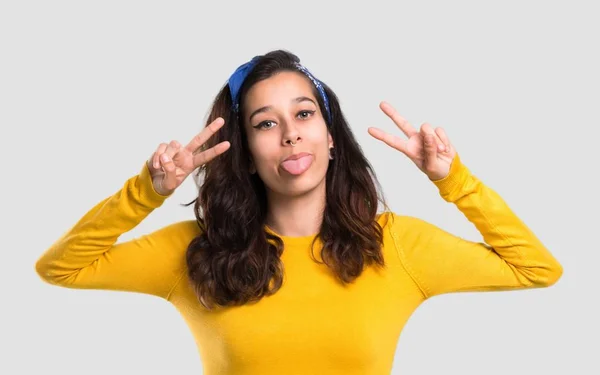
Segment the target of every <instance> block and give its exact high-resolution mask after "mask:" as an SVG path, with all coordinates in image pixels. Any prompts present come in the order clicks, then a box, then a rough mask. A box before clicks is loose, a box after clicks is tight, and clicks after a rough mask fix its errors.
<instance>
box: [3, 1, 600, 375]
mask: <svg viewBox="0 0 600 375" xmlns="http://www.w3.org/2000/svg"><path fill="white" fill-rule="evenodd" d="M359 4H360V6H359ZM567 4H568V5H567ZM596 4H597V3H595V2H592V1H589V2H583V1H569V2H567V1H563V2H550V1H544V2H542V1H503V2H483V1H479V2H477V1H453V2H441V1H440V2H429V1H419V2H413V3H410V4H409V3H406V2H397V1H388V2H383V1H374V0H371V1H368V2H367V3H366V4H362V3H359V2H356V3H355V5H348V4H347V3H346V4H345V5H341V3H334V2H325V1H301V2H293V3H292V2H274V1H273V2H267V1H254V2H244V3H242V2H239V4H238V5H236V6H233V5H231V3H230V2H216V1H213V2H210V3H209V2H206V3H204V2H200V1H197V2H191V1H186V2H183V1H170V2H167V1H102V2H92V1H52V2H50V1H48V2H45V1H37V2H33V1H3V2H2V3H1V5H0V53H1V58H0V124H1V127H0V129H1V134H0V139H1V140H2V148H1V152H2V165H3V168H2V169H3V171H2V172H3V173H2V177H1V178H2V183H1V184H0V189H2V190H1V196H2V198H3V200H2V209H1V210H0V215H1V220H2V240H3V244H2V249H1V251H2V254H3V258H2V259H3V260H2V271H1V272H0V277H1V278H2V280H1V281H2V282H1V283H0V287H1V288H2V290H1V293H2V297H3V301H2V307H1V308H0V314H2V319H0V324H1V327H0V328H1V332H2V333H1V334H0V344H1V346H2V347H1V350H2V355H1V357H2V360H0V372H1V373H3V374H24V373H26V372H27V373H45V374H82V373H85V374H105V373H108V372H109V371H110V372H112V373H115V374H130V373H136V374H142V373H145V374H166V373H172V374H177V373H179V374H191V373H200V372H201V362H200V359H199V358H198V355H197V352H196V347H195V344H194V342H193V338H192V335H191V333H190V332H189V331H188V328H187V327H186V325H185V324H184V322H183V320H182V319H181V318H180V317H179V315H178V313H177V311H176V310H175V309H174V308H173V307H172V306H171V305H169V304H168V303H165V302H164V301H162V300H159V299H158V298H153V297H149V296H145V295H136V294H128V293H118V292H105V291H77V290H68V289H63V288H57V287H52V286H49V285H46V284H44V283H43V282H42V281H41V280H40V279H39V278H38V276H37V275H36V274H35V272H34V263H35V261H36V259H37V258H38V257H39V256H40V255H41V253H42V252H43V251H45V250H46V249H47V248H48V247H49V246H50V245H51V244H52V242H53V241H55V240H56V239H57V238H58V237H59V236H60V235H61V234H62V233H63V232H64V231H65V230H67V229H68V227H70V226H71V225H72V224H74V223H75V222H76V221H77V220H78V219H79V218H80V217H81V216H82V215H83V214H84V213H85V212H86V211H87V210H88V209H90V208H91V207H92V206H93V205H94V204H95V203H97V202H98V201H99V200H101V199H103V198H105V197H107V196H108V195H111V194H113V193H114V192H116V191H117V190H118V189H120V188H121V186H122V184H123V183H124V182H125V180H126V179H127V178H129V177H131V176H133V175H134V174H136V173H138V171H139V170H140V168H141V167H142V165H143V163H144V161H145V160H146V158H147V157H148V156H149V155H150V154H151V153H152V152H153V151H154V149H155V147H156V146H157V145H158V144H159V143H160V142H163V141H170V140H171V139H177V140H179V141H183V142H187V141H188V140H189V139H190V138H191V137H192V136H193V135H194V134H195V133H196V132H198V131H199V130H200V129H201V127H202V124H203V122H204V119H205V115H206V113H207V110H208V107H209V104H210V101H211V100H212V98H213V97H214V95H215V94H216V93H217V91H218V90H219V89H220V87H221V86H222V85H223V84H224V82H225V80H226V79H227V77H228V76H229V74H231V72H233V70H234V69H235V68H236V67H237V66H238V65H240V64H241V63H243V62H245V61H247V60H249V59H250V58H251V57H252V56H254V55H256V54H262V53H265V52H267V51H269V50H271V49H274V48H284V49H288V50H290V51H292V52H294V53H296V54H298V55H299V56H300V58H301V59H302V62H303V63H304V64H305V65H306V66H307V67H308V68H309V69H310V70H311V71H312V72H313V73H314V74H315V75H316V76H317V77H318V78H320V79H322V80H323V81H325V82H326V83H328V84H329V85H331V87H332V88H333V89H334V90H335V91H336V92H337V93H338V95H339V96H340V99H341V104H342V109H343V110H344V111H345V113H346V115H347V116H348V118H349V120H350V122H351V125H352V127H353V129H354V131H355V133H356V136H357V137H358V138H359V141H360V143H361V145H362V146H363V148H364V150H365V152H366V154H367V156H368V157H369V159H370V160H371V162H372V163H373V165H374V167H375V168H376V171H377V173H378V176H379V178H380V181H381V182H382V184H383V187H384V189H385V194H386V196H387V198H388V200H389V202H390V205H391V207H392V208H393V209H394V211H396V212H399V213H403V214H409V215H415V216H418V217H421V218H423V219H425V220H428V221H430V222H432V223H434V224H437V225H439V226H441V227H443V228H444V229H447V230H449V231H451V232H453V233H454V234H457V235H460V236H464V237H467V238H470V239H473V240H479V239H480V238H481V237H480V235H479V234H478V233H477V231H476V230H475V228H474V227H473V226H472V225H471V224H470V223H469V222H468V221H467V220H466V219H465V218H464V217H463V216H462V214H460V212H459V211H458V210H457V209H456V208H455V207H454V206H452V205H449V204H446V203H445V202H443V200H442V199H441V197H439V196H438V195H437V191H436V190H435V188H434V186H433V185H432V184H431V183H430V182H429V181H428V180H427V179H426V178H425V176H424V175H423V174H422V173H421V172H420V171H418V169H417V168H416V167H415V166H414V165H413V164H412V163H411V162H410V161H409V160H408V159H407V158H406V157H405V156H404V155H402V154H401V153H399V152H398V151H395V150H393V149H391V148H389V147H387V146H385V145H384V144H382V143H380V142H378V141H376V140H375V139H374V138H372V137H371V136H370V135H369V134H368V133H367V127H369V126H378V127H382V128H383V129H385V130H388V131H392V132H395V133H397V134H400V132H399V130H398V129H397V128H396V127H395V126H394V125H393V123H392V122H391V121H390V120H389V119H388V118H387V117H386V116H385V115H384V114H383V113H382V112H381V111H380V110H379V108H378V104H379V102H380V101H381V100H387V101H389V102H390V103H392V105H394V106H395V107H396V108H397V109H398V111H399V112H400V113H401V114H402V115H403V116H404V117H406V118H407V119H408V120H409V121H411V122H412V123H413V124H414V125H416V126H419V125H420V124H422V123H423V122H425V121H428V122H430V123H431V124H432V125H433V126H441V127H444V128H445V129H446V131H447V133H448V134H449V136H450V139H451V141H452V142H453V143H454V144H455V146H456V148H457V150H458V152H459V153H460V154H461V157H462V159H463V161H464V162H465V163H466V164H467V165H468V167H469V168H470V169H471V170H472V171H473V172H474V173H475V174H476V175H477V176H478V177H479V178H480V179H482V180H483V181H484V182H485V183H486V184H487V185H489V186H490V187H492V188H494V189H495V190H496V191H497V192H499V193H500V194H501V195H502V196H503V198H504V199H505V200H506V201H507V202H508V203H509V205H510V206H511V207H512V208H513V210H514V211H515V212H517V213H518V214H519V215H520V217H521V218H522V219H523V220H524V221H525V222H526V223H527V224H528V225H529V226H530V227H531V228H532V229H533V230H534V231H535V232H536V234H537V235H538V236H539V237H540V238H541V239H542V241H543V242H544V243H545V244H546V245H547V246H548V248H549V249H550V250H551V251H552V252H553V253H554V254H555V255H556V257H557V258H558V259H559V261H560V262H561V263H562V264H563V266H564V269H565V273H564V276H563V278H562V279H561V280H560V281H559V283H558V284H556V285H555V286H554V287H552V288H548V289H540V290H529V291H517V292H500V293H469V294H454V295H446V296H441V297H438V298H435V299H433V300H430V301H428V302H426V303H425V304H423V305H422V306H421V307H420V308H419V309H418V310H417V311H416V312H415V314H414V315H413V316H412V318H411V320H410V321H409V322H408V324H407V325H406V327H405V329H404V331H403V333H402V336H401V338H400V341H399V344H398V349H397V355H396V359H395V365H394V373H395V374H439V373H444V374H481V373H485V374H508V373H510V374H566V373H572V374H592V373H595V374H597V373H599V372H597V371H598V368H599V366H598V357H597V354H598V340H597V338H598V334H599V333H600V332H599V327H598V323H597V318H598V316H600V314H599V313H600V311H599V308H598V306H597V304H598V298H597V295H598V271H597V270H598V261H599V259H600V257H599V256H598V252H599V251H600V245H599V242H598V240H597V239H596V235H597V234H598V232H599V231H598V225H599V224H600V220H599V219H598V210H599V209H600V205H599V202H598V185H597V184H596V183H594V182H593V180H597V177H598V176H597V175H598V170H599V169H598V148H599V147H600V140H599V139H598V135H597V134H598V125H599V120H598V107H599V105H598V104H599V103H600V101H599V96H600V94H599V92H598V87H599V83H600V82H599V81H600V80H599V74H598V66H600V61H599V60H600V59H599V57H598V46H599V45H600V43H599V42H598V36H599V35H600V26H599V23H598V11H597V7H598V6H597V5H596ZM195 192H196V190H195V186H194V185H193V181H192V180H191V179H188V180H186V182H185V183H184V185H183V186H182V187H181V188H180V189H179V190H178V191H177V192H176V193H175V195H174V196H173V197H172V198H171V199H169V200H168V201H167V202H166V203H165V205H164V206H163V207H162V208H160V209H159V210H158V211H156V212H154V213H153V214H152V215H151V216H150V217H148V218H147V219H146V220H145V221H144V222H143V223H142V224H140V225H139V226H138V227H137V228H135V229H134V230H133V231H131V232H129V233H127V234H125V235H123V236H122V240H127V239H130V238H132V237H134V236H137V235H139V234H142V233H145V232H148V231H151V230H154V229H157V228H159V227H161V226H163V225H167V224H169V223H172V222H174V221H178V220H184V219H189V218H192V217H193V216H192V211H191V208H182V207H181V206H180V205H179V203H183V202H187V201H189V200H191V199H193V197H194V195H195ZM390 298H393V296H390Z"/></svg>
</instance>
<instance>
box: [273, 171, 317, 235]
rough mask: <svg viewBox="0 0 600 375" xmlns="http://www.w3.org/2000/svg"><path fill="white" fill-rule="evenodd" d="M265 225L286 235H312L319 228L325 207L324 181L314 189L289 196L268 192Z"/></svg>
mask: <svg viewBox="0 0 600 375" xmlns="http://www.w3.org/2000/svg"><path fill="white" fill-rule="evenodd" d="M267 199H268V204H269V213H268V214H267V225H268V226H269V227H271V229H273V230H274V231H275V232H276V233H277V234H279V235H282V236H287V237H305V236H312V235H315V234H317V233H318V232H319V230H320V229H321V222H322V221H323V210H324V209H325V181H323V183H321V184H319V186H318V187H316V188H315V189H313V190H311V191H309V192H307V193H305V194H302V195H300V196H295V197H292V198H290V197H289V196H283V195H279V194H275V193H273V192H269V194H268V198H267Z"/></svg>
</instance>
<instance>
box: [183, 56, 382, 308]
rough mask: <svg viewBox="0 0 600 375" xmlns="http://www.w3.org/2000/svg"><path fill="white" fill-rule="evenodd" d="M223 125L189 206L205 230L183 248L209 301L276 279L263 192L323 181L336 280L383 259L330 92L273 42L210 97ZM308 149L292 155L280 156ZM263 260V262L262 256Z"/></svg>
mask: <svg viewBox="0 0 600 375" xmlns="http://www.w3.org/2000/svg"><path fill="white" fill-rule="evenodd" d="M218 117H222V118H223V119H224V120H225V125H224V126H223V127H222V128H221V129H220V130H219V132H217V133H216V134H215V135H214V136H213V137H212V138H211V139H210V140H209V142H207V144H206V147H212V146H213V145H215V144H217V143H219V142H221V141H224V140H227V141H229V142H230V143H231V147H230V149H229V150H228V151H227V152H226V153H224V154H222V155H220V156H219V157H218V158H216V159H214V160H213V161H211V162H210V163H209V164H207V165H205V166H204V167H202V168H201V169H200V171H199V174H200V173H204V181H203V182H202V183H201V184H199V189H200V191H199V196H198V198H197V199H196V200H195V212H196V217H197V219H198V222H199V223H200V225H201V227H202V229H203V232H202V234H201V235H200V236H199V237H198V238H197V239H195V240H194V241H193V242H192V243H191V244H190V247H189V248H188V253H187V257H188V268H189V277H190V281H191V282H192V283H193V284H194V286H195V287H196V291H197V293H198V296H199V298H200V301H201V302H202V303H203V304H204V305H205V306H207V307H208V306H209V305H212V304H213V303H216V304H218V305H231V304H241V303H244V302H248V301H250V300H256V299H259V298H261V297H262V296H264V295H265V294H271V293H274V292H275V291H276V290H278V289H279V287H280V286H281V282H282V277H283V275H282V273H283V265H282V264H281V262H280V260H279V255H280V254H281V252H282V251H283V242H282V241H281V240H280V239H279V238H278V237H277V236H275V235H274V234H271V233H268V232H267V231H266V230H265V219H266V217H267V213H268V210H269V207H268V202H269V199H268V197H269V194H277V195H279V196H283V197H289V198H290V199H292V198H293V197H294V196H297V195H302V194H306V193H309V192H311V191H315V189H322V190H321V191H322V192H323V193H324V194H325V201H326V204H325V207H324V212H323V222H322V224H321V229H320V231H319V234H318V237H319V238H320V239H321V240H322V242H323V249H322V252H321V256H322V259H323V261H324V263H326V264H327V265H328V266H329V267H330V268H331V270H332V272H333V275H334V276H335V277H337V278H338V279H340V280H341V281H343V282H350V281H351V280H352V279H354V278H355V277H357V276H359V275H360V273H361V271H362V269H363V266H364V265H365V264H371V263H377V264H379V265H381V266H383V265H384V262H383V257H382V255H381V252H380V244H381V237H382V233H381V227H380V226H379V225H378V223H377V222H376V221H375V218H376V214H377V209H378V202H379V201H381V202H383V203H384V204H385V202H384V201H383V198H380V195H379V191H378V189H377V187H378V184H377V180H376V178H375V174H374V172H373V170H372V168H371V166H370V164H369V162H368V161H367V160H366V158H365V157H364V155H363V153H362V151H361V148H360V146H359V145H358V143H357V142H356V140H355V138H354V135H353V133H352V131H351V129H350V127H349V125H348V123H347V121H346V119H345V118H344V115H343V113H342V111H341V109H340V105H339V101H338V99H337V96H336V95H335V93H334V92H333V91H332V90H331V89H330V88H329V87H328V86H327V85H326V84H324V83H323V82H321V81H320V80H317V79H316V78H315V77H314V76H313V75H312V74H311V73H310V72H309V71H308V70H307V69H306V68H305V67H303V66H302V65H301V64H300V60H299V59H298V57H297V56H295V55H294V54H292V53H289V52H287V51H282V50H277V51H272V52H270V53H267V54H265V55H262V56H257V57H255V58H254V59H252V60H251V61H250V62H248V63H246V64H244V65H242V66H240V68H238V69H237V70H236V72H235V73H234V74H232V76H231V77H230V80H229V83H228V84H226V85H225V86H224V87H223V89H222V90H221V91H220V92H219V94H218V95H217V97H216V98H215V100H214V102H213V106H212V108H211V111H210V115H209V117H208V119H207V123H206V124H209V123H210V122H212V121H213V120H214V119H216V118H218ZM300 153H306V154H308V156H307V157H304V158H299V159H298V160H295V161H284V160H285V159H286V158H288V157H290V156H292V157H298V156H302V155H300ZM265 264H266V265H267V266H266V267H265V266H264V265H265Z"/></svg>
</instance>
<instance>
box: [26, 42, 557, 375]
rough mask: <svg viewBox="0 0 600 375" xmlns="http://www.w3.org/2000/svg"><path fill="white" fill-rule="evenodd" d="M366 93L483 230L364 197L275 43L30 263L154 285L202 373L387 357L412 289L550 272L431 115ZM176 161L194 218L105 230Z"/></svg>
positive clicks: (360, 179) (330, 107) (133, 217)
mask: <svg viewBox="0 0 600 375" xmlns="http://www.w3.org/2000/svg"><path fill="white" fill-rule="evenodd" d="M381 109H382V110H383V111H384V112H385V113H386V114H387V115H388V116H389V117H390V118H391V120H392V121H393V122H394V123H396V125H397V126H398V127H399V128H400V130H401V131H402V132H403V133H404V134H405V136H406V138H405V139H402V138H400V137H398V136H394V135H390V134H386V133H384V132H383V131H381V130H379V129H376V128H370V129H369V133H370V134H371V135H372V136H373V137H375V138H377V139H378V140H381V141H382V142H384V143H386V144H387V145H389V146H391V147H393V148H394V149H396V150H398V157H401V155H405V156H406V157H408V158H410V160H412V161H413V162H414V163H415V165H416V166H417V167H418V168H419V169H420V170H421V171H422V172H423V173H425V174H426V175H427V177H428V178H429V179H430V180H431V182H432V183H433V184H435V186H436V187H437V188H438V189H439V193H440V195H441V197H442V198H443V199H445V200H446V201H448V202H452V203H453V204H455V205H456V207H457V208H458V209H459V210H460V211H461V212H462V213H463V214H464V215H465V216H466V218H467V219H468V220H469V221H471V222H472V223H473V224H474V225H475V226H476V227H477V229H478V230H479V232H480V233H481V234H482V236H483V238H484V240H485V242H472V241H468V240H465V239H462V238H460V237H457V236H455V235H452V234H450V233H448V232H446V231H444V230H442V229H440V228H438V227H436V226H434V225H432V224H430V223H428V222H426V221H423V220H421V219H418V218H415V217H410V216H406V215H400V214H396V213H393V212H391V211H389V210H384V211H382V212H380V211H379V210H378V207H379V203H380V202H381V203H383V205H385V202H384V200H383V199H382V198H381V195H380V194H379V193H378V189H377V188H376V187H377V180H376V178H375V174H374V173H373V171H372V169H371V167H370V165H369V163H368V161H367V160H366V159H365V157H364V155H363V153H362V152H361V149H360V147H359V145H358V144H357V142H356V140H355V138H354V136H353V134H352V131H351V130H350V127H349V126H348V124H347V122H346V119H345V118H344V115H343V114H342V111H341V109H340V105H339V102H338V99H337V97H336V95H335V94H334V93H333V92H332V90H331V89H330V88H329V87H328V86H326V85H325V84H324V83H322V82H321V81H319V80H318V79H316V78H315V77H314V76H313V75H312V74H311V73H310V72H309V71H308V70H307V69H306V68H305V67H304V66H303V65H301V64H300V62H299V59H298V58H297V57H296V56H295V55H293V54H291V53H289V52H286V51H281V50H278V51H273V52H270V53H267V54H266V55H262V56H257V57H255V58H253V59H252V60H251V61H249V62H247V63H245V64H243V65H241V66H240V67H239V68H238V69H237V70H236V71H235V72H234V73H233V74H232V76H231V77H230V79H229V81H228V83H227V84H226V85H225V86H224V87H223V89H222V90H221V92H220V93H219V94H218V95H217V97H216V99H215V101H214V103H213V105H212V109H211V112H210V117H209V119H208V121H207V125H206V127H205V128H204V129H203V130H202V132H200V133H199V134H198V135H197V136H196V137H194V139H192V140H191V141H190V142H189V143H187V144H185V145H182V144H180V143H178V142H176V141H172V142H170V143H169V144H161V145H160V146H159V147H158V149H157V150H156V151H155V152H154V153H153V154H152V156H151V157H150V158H149V159H148V160H147V161H146V162H145V163H144V165H143V167H142V168H141V171H140V173H139V174H138V175H136V176H133V177H131V178H130V179H128V180H127V181H126V182H125V184H124V186H123V187H122V188H121V189H120V190H119V191H117V192H116V193H115V194H113V195H111V196H109V197H107V198H106V199H104V200H102V201H101V202H99V203H98V204H97V205H96V206H95V207H93V208H92V209H91V210H90V211H89V212H88V213H87V214H86V215H84V216H83V217H82V218H81V219H80V220H79V221H78V222H77V223H76V224H75V225H74V226H73V227H72V228H71V229H70V230H69V231H68V232H67V233H66V234H65V235H64V236H63V237H62V238H60V239H59V240H58V241H57V242H56V243H54V244H53V245H52V246H51V247H50V248H49V249H48V250H47V251H46V252H45V253H44V254H43V255H42V256H41V257H40V259H39V260H38V262H37V272H38V274H39V275H40V276H41V277H42V278H43V279H44V280H45V281H46V282H49V283H51V284H55V285H59V286H63V287H68V288H80V289H86V288H87V289H105V290H119V291H130V292H138V293H146V294H151V295H155V296H159V297H161V298H163V299H165V300H167V301H169V302H170V303H172V304H173V305H174V306H175V307H176V308H177V309H178V310H179V311H180V312H181V314H182V316H183V317H184V318H185V320H186V322H187V323H188V325H189V327H190V329H191V330H192V332H193V334H194V337H195V339H196V342H197V345H198V350H199V354H200V356H201V359H202V363H203V365H204V373H205V374H207V375H217V374H236V375H238V374H261V375H266V374H325V375H326V374H345V375H350V374H371V375H376V374H389V373H390V371H391V369H392V363H393V358H394V353H395V349H396V344H397V341H398V338H399V335H400V333H401V331H402V328H403V326H404V324H405V323H406V321H407V320H408V318H409V317H410V315H411V314H412V312H413V311H414V310H415V309H416V308H417V307H418V306H419V305H420V304H421V303H423V301H425V300H426V299H428V298H431V297H433V296H436V295H440V294H443V293H451V292H464V291H499V290H514V289H524V288H539V287H548V286H551V285H553V284H554V283H555V282H556V281H557V280H558V279H559V278H560V277H561V275H562V267H561V265H560V264H559V263H558V262H557V260H556V259H555V258H554V257H553V256H552V255H551V253H550V252H549V251H548V250H547V249H546V248H545V246H544V245H543V244H542V243H541V242H540V240H539V239H538V238H537V237H536V236H535V235H534V234H533V233H532V232H531V230H529V229H528V227H527V226H526V225H525V224H524V223H523V222H522V221H521V220H520V219H519V218H518V217H517V216H516V215H515V214H514V213H513V212H512V211H511V209H510V208H509V206H508V205H507V204H506V203H505V202H504V201H503V199H502V198H501V197H500V196H499V195H498V194H497V193H496V192H494V191H493V190H492V189H491V188H489V187H487V186H486V185H485V184H483V183H482V182H481V181H480V180H479V179H478V178H477V177H475V176H474V175H473V174H471V172H470V171H469V169H468V168H467V167H466V166H465V165H464V164H463V163H462V161H461V159H460V158H459V156H458V154H457V152H456V150H455V149H454V147H453V145H452V144H451V142H450V140H449V138H448V136H447V135H446V133H445V132H444V130H442V129H441V128H436V129H433V128H432V127H431V126H430V125H429V124H423V126H421V128H420V129H419V130H417V129H415V128H413V126H411V125H410V124H409V123H408V122H407V121H406V120H404V119H403V118H402V117H401V116H400V115H399V114H398V113H396V111H395V110H394V109H393V108H392V107H391V106H390V105H389V104H387V103H382V104H381ZM194 172H197V175H198V176H200V175H201V174H202V175H203V178H204V181H203V182H202V183H201V184H199V195H198V198H197V199H196V200H195V205H194V212H195V216H196V218H195V220H186V221H182V222H177V223H174V224H171V225H168V226H166V227H163V228H161V229H159V230H157V231H155V232H153V233H149V234H146V235H143V236H141V237H138V238H136V239H134V240H131V241H127V242H123V243H117V240H118V238H119V236H120V235H122V234H123V233H125V232H127V231H129V230H131V229H133V228H134V227H135V226H136V225H138V224H139V223H140V222H141V221H142V220H143V219H144V218H145V217H146V216H147V215H148V214H150V213H151V212H152V211H153V210H155V209H157V208H158V207H160V206H161V205H162V204H163V203H164V201H165V200H166V199H167V198H168V197H169V196H170V195H171V194H172V193H173V192H174V191H175V189H177V187H178V186H180V185H181V183H182V182H183V181H184V180H185V179H186V178H187V177H188V176H189V175H190V174H192V173H194ZM192 203H193V202H192ZM190 204H191V203H190Z"/></svg>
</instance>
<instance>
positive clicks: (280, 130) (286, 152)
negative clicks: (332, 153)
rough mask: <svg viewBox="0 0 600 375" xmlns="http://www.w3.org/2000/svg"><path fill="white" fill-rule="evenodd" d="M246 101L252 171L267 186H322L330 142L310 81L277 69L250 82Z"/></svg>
mask: <svg viewBox="0 0 600 375" xmlns="http://www.w3.org/2000/svg"><path fill="white" fill-rule="evenodd" d="M244 100H245V102H244V108H245V111H244V126H245V129H246V133H247V134H248V145H249V148H250V153H251V156H252V161H253V167H254V168H253V170H252V171H251V172H256V173H258V175H259V176H260V178H261V179H262V181H263V182H264V183H265V185H266V187H267V189H268V190H271V191H273V192H275V193H278V194H282V195H287V196H297V195H300V194H304V193H307V192H310V191H312V190H314V189H315V188H317V187H318V186H320V185H321V184H324V183H325V175H326V172H327V167H328V165H329V147H333V140H332V138H331V135H330V134H329V132H328V130H327V126H326V124H325V120H324V118H323V114H322V113H321V111H320V109H319V106H318V103H317V99H316V98H315V96H314V95H313V86H312V83H311V82H310V80H309V79H308V78H307V77H306V76H304V75H303V74H302V73H300V72H281V73H278V74H276V75H274V76H272V77H271V78H268V79H266V80H263V81H260V82H258V83H256V84H255V85H254V86H252V87H251V88H250V90H249V91H248V93H247V95H246V97H245V98H244ZM293 144H295V146H294V145H293ZM290 157H292V159H294V158H295V159H296V160H291V159H288V158H290ZM286 159H288V160H287V161H286Z"/></svg>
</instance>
